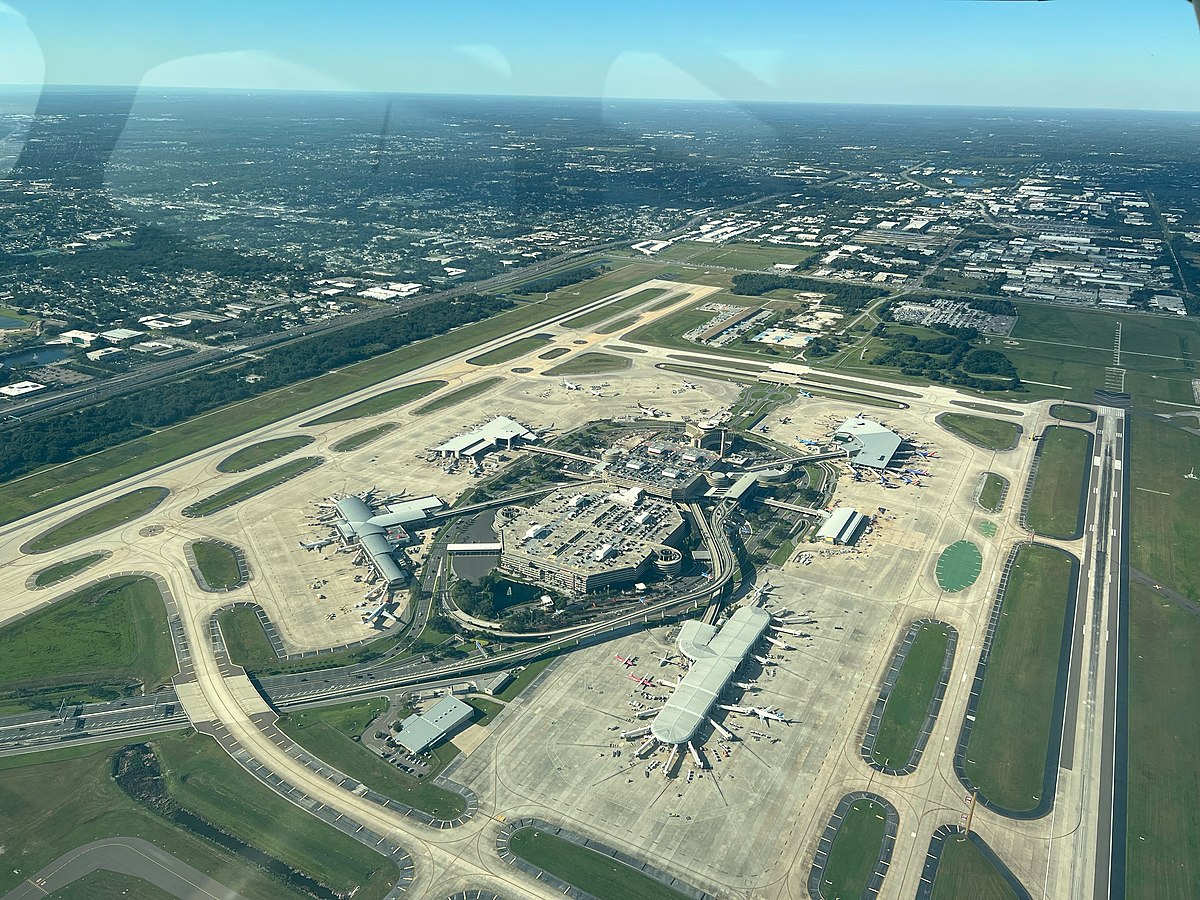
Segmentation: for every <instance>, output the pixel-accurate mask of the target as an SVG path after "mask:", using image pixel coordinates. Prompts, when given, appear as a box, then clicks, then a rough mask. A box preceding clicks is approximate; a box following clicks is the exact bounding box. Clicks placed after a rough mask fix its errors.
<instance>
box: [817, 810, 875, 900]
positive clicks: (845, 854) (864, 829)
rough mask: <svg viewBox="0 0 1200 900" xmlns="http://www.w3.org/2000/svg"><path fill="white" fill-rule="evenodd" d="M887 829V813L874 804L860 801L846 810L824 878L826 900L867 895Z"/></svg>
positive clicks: (846, 899) (824, 896)
mask: <svg viewBox="0 0 1200 900" xmlns="http://www.w3.org/2000/svg"><path fill="white" fill-rule="evenodd" d="M886 828H887V812H886V810H885V809H884V808H883V807H882V806H880V805H879V804H878V803H876V802H874V801H873V800H866V799H863V800H856V801H855V802H854V803H852V804H851V805H850V808H849V809H848V810H846V815H845V817H844V818H843V819H842V825H841V827H840V828H839V829H838V832H837V837H835V838H834V839H833V846H831V847H830V848H829V857H828V860H827V862H826V863H825V871H824V873H822V876H821V897H822V898H823V900H851V898H854V900H857V898H859V897H862V896H863V895H864V893H865V891H866V887H867V882H868V881H869V880H870V878H871V875H872V873H874V871H875V866H876V864H877V863H878V862H879V851H880V848H881V847H882V846H883V839H884V835H885V834H886Z"/></svg>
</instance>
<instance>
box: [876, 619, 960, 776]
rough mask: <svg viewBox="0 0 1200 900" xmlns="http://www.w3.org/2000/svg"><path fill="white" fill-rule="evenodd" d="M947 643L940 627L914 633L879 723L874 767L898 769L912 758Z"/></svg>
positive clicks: (943, 628) (943, 630) (946, 632)
mask: <svg viewBox="0 0 1200 900" xmlns="http://www.w3.org/2000/svg"><path fill="white" fill-rule="evenodd" d="M949 642H950V632H949V631H948V630H947V629H946V627H945V626H944V625H935V624H932V623H930V624H926V625H922V626H921V630H920V631H918V632H917V637H916V639H915V640H914V641H913V644H912V646H911V647H910V648H909V650H908V653H907V654H906V655H905V657H904V665H903V666H901V667H900V675H899V676H898V677H897V678H896V684H895V686H894V687H893V688H892V692H891V694H890V695H888V701H887V705H886V706H884V708H883V717H882V718H881V719H880V721H879V731H878V732H877V733H876V738H875V747H874V749H873V752H872V754H871V756H872V759H874V760H875V762H876V763H877V764H879V765H881V766H891V767H892V768H895V769H899V768H902V767H903V766H904V765H905V764H907V762H908V761H909V759H911V758H912V754H913V751H914V750H915V749H916V746H917V740H918V739H919V738H920V736H921V729H922V727H924V725H925V718H926V716H927V714H928V712H929V703H930V701H931V700H932V699H933V694H934V691H935V690H936V689H937V683H938V678H939V676H940V675H941V673H942V663H943V662H944V661H945V659H946V647H947V645H948V644H949Z"/></svg>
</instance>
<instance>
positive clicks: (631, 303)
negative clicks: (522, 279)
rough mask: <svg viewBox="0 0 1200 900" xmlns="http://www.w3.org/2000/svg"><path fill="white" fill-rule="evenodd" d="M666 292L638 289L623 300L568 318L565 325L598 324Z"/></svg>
mask: <svg viewBox="0 0 1200 900" xmlns="http://www.w3.org/2000/svg"><path fill="white" fill-rule="evenodd" d="M664 293H666V291H665V289H663V288H646V289H645V290H642V291H638V292H637V293H636V294H630V295H629V296H628V297H624V298H622V299H621V300H614V301H613V302H612V303H609V304H606V305H605V306H602V307H600V308H599V309H593V310H592V311H591V312H586V313H584V314H583V315H581V316H575V318H573V319H567V321H565V322H563V325H564V326H565V327H567V328H587V327H588V326H589V325H596V324H599V323H600V322H603V321H605V320H607V319H611V318H612V317H613V316H615V315H618V314H619V313H625V312H629V310H631V309H634V308H635V307H638V306H641V305H642V304H643V303H646V302H648V301H650V300H653V299H655V298H656V297H661V296H662V295H663V294H664Z"/></svg>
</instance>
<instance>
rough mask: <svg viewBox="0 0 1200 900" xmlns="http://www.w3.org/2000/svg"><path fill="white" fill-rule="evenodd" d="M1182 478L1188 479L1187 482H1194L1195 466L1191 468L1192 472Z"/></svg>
mask: <svg viewBox="0 0 1200 900" xmlns="http://www.w3.org/2000/svg"><path fill="white" fill-rule="evenodd" d="M1183 477H1184V478H1187V479H1189V480H1191V481H1195V480H1196V467H1195V466H1192V471H1190V472H1188V473H1187V474H1186V475H1184V476H1183Z"/></svg>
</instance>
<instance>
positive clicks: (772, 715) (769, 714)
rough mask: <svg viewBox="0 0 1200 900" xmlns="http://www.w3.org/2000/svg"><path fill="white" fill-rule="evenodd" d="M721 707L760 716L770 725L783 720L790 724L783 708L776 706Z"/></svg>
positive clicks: (744, 714)
mask: <svg viewBox="0 0 1200 900" xmlns="http://www.w3.org/2000/svg"><path fill="white" fill-rule="evenodd" d="M721 709H727V710H729V711H730V712H735V713H738V714H740V715H743V716H758V720H759V721H760V722H765V723H766V724H767V726H770V724H771V723H772V722H782V723H783V724H785V725H786V724H788V720H787V719H786V718H784V716H783V710H781V709H779V708H778V707H775V706H732V705H728V706H726V705H722V706H721Z"/></svg>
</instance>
